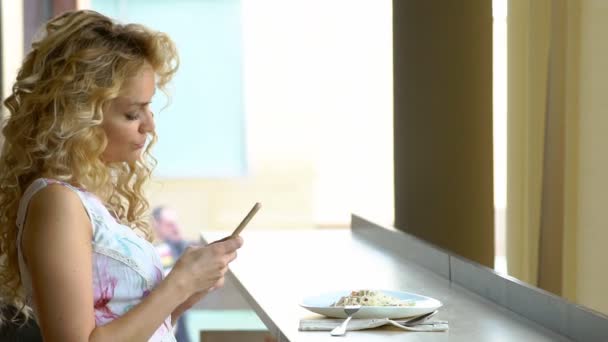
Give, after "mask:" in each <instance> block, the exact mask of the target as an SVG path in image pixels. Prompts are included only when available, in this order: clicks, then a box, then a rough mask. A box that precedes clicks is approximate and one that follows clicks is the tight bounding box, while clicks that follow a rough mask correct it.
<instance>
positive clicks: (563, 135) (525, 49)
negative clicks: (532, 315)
mask: <svg viewBox="0 0 608 342" xmlns="http://www.w3.org/2000/svg"><path fill="white" fill-rule="evenodd" d="M577 3H578V1H568V0H535V1H528V0H510V1H509V13H508V18H507V20H508V23H507V25H508V28H507V30H508V43H507V44H508V100H507V103H508V109H507V113H508V114H507V123H508V124H507V150H508V152H507V165H508V166H507V212H506V225H507V265H508V273H509V275H511V276H514V277H516V278H518V279H520V280H523V281H525V282H528V283H530V284H533V285H537V286H539V287H541V288H543V289H545V290H548V291H551V292H553V293H556V294H562V293H564V292H570V291H571V290H572V289H573V287H574V286H575V284H574V283H573V282H572V279H573V272H575V263H572V262H570V261H569V260H566V258H565V256H568V255H575V254H576V253H575V250H573V249H574V248H576V243H575V240H576V239H575V238H576V233H575V229H576V224H573V223H575V222H574V221H576V206H577V201H576V195H575V194H576V189H577V176H576V170H577V169H576V167H577V161H576V160H577V153H578V152H577V147H576V146H577V141H578V130H577V129H576V127H577V125H576V122H577V120H578V116H577V115H578V114H577V110H576V109H577V106H576V101H577V98H578V82H577V79H578V69H577V65H578V62H577V56H578V45H577V41H578V38H579V34H578V10H577V9H578V6H577ZM566 123H569V124H568V125H566Z"/></svg>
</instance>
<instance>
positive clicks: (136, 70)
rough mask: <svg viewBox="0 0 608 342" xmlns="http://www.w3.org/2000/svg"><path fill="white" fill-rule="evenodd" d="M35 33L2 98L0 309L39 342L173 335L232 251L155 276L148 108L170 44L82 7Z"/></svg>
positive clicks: (222, 247)
mask: <svg viewBox="0 0 608 342" xmlns="http://www.w3.org/2000/svg"><path fill="white" fill-rule="evenodd" d="M45 28H46V30H45V31H46V34H45V36H44V37H43V38H42V39H40V40H39V41H37V42H36V43H34V44H33V45H32V51H31V52H30V53H29V54H28V55H27V57H26V58H25V60H24V63H23V65H22V67H21V69H20V71H19V74H18V76H17V80H16V82H15V84H14V86H13V91H12V94H11V95H10V96H9V97H8V98H7V100H6V101H5V102H4V104H5V105H6V107H7V108H8V109H9V111H10V116H9V117H8V119H7V121H6V122H5V126H4V128H3V134H4V143H3V146H2V154H1V156H0V253H1V256H0V262H2V265H1V267H0V296H1V298H0V299H1V301H0V303H2V305H3V306H12V307H15V308H17V310H18V311H19V313H20V314H22V316H26V317H33V318H34V319H36V321H37V322H38V324H39V326H40V329H41V333H42V336H43V338H44V340H45V341H61V342H70V341H147V340H148V341H174V340H175V338H174V337H173V335H172V333H171V331H172V324H173V323H174V322H175V321H176V320H177V318H178V317H179V316H180V315H181V314H182V313H183V312H184V311H185V310H187V309H188V308H189V307H191V306H192V305H193V304H194V303H196V302H197V301H198V300H200V299H201V298H202V297H203V296H204V295H205V294H206V293H208V292H209V291H211V290H213V289H214V288H217V287H218V286H221V285H222V284H223V279H224V273H225V272H226V270H227V267H228V264H229V263H230V262H231V261H232V260H234V258H235V257H236V250H237V249H238V248H240V246H241V245H242V240H241V239H240V238H236V239H225V240H223V241H219V242H217V243H214V244H211V245H209V246H207V247H194V248H189V249H188V250H186V252H185V253H184V255H183V256H182V257H181V258H180V259H179V260H178V262H177V263H176V265H175V267H174V269H173V271H172V272H171V273H170V274H169V275H168V276H167V277H166V278H164V277H163V272H162V265H161V263H160V259H159V257H158V255H156V252H155V249H154V246H153V245H152V244H150V240H151V230H150V228H149V227H148V223H147V222H148V217H147V216H146V210H147V208H148V203H147V201H146V199H145V198H144V196H143V186H144V183H145V182H146V180H147V179H148V178H149V176H150V172H151V169H152V167H153V165H154V163H153V159H152V157H151V156H150V155H149V150H150V147H151V145H152V144H153V143H154V141H155V138H156V136H155V133H154V129H155V126H154V117H153V113H152V112H151V111H150V108H149V105H150V101H151V99H152V96H153V94H154V92H155V89H156V88H157V87H158V88H160V89H161V90H162V89H164V86H165V85H166V84H167V82H169V80H170V79H171V77H172V76H173V74H174V73H175V71H176V69H177V64H178V62H177V54H176V51H175V47H174V44H173V43H172V41H171V40H170V39H169V37H167V36H166V35H165V34H163V33H160V32H155V31H152V30H149V29H147V28H145V27H143V26H141V25H135V24H130V25H120V24H117V23H115V22H113V21H112V20H110V19H109V18H107V17H105V16H103V15H101V14H99V13H96V12H93V11H74V12H68V13H65V14H63V15H61V16H59V17H57V18H55V19H52V20H51V21H49V22H48V23H47V24H46V27H45ZM12 318H14V317H2V320H3V321H4V322H6V321H7V320H10V319H12Z"/></svg>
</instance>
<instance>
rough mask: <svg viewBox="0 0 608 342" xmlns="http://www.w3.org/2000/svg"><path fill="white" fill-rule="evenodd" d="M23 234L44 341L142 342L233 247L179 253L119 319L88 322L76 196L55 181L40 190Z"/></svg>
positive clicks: (86, 241) (83, 226)
mask: <svg viewBox="0 0 608 342" xmlns="http://www.w3.org/2000/svg"><path fill="white" fill-rule="evenodd" d="M23 234H24V235H23V241H22V246H23V251H24V255H25V257H26V263H27V266H28V270H29V272H30V275H31V278H32V286H33V291H34V293H33V296H34V302H35V304H36V314H37V317H38V323H39V325H40V328H41V332H42V336H43V337H44V340H45V341H46V342H54V341H62V342H63V341H65V342H71V341H78V342H81V341H112V340H113V341H147V340H148V339H149V338H150V336H152V334H153V333H154V332H155V331H156V329H158V327H160V326H161V325H162V323H163V321H164V320H165V319H166V317H168V316H169V315H171V313H172V312H173V311H174V310H175V309H176V307H177V306H178V305H179V304H180V303H183V302H184V301H186V299H188V298H189V297H190V296H191V295H192V294H193V293H195V292H197V291H201V290H204V289H208V288H209V287H211V286H212V285H213V284H214V283H215V282H217V281H218V280H219V279H221V278H222V277H223V275H224V272H225V269H227V264H228V263H229V262H230V261H231V260H233V259H234V257H236V252H235V250H236V249H237V248H238V247H240V241H231V243H230V244H224V245H223V246H221V247H220V248H214V249H201V248H198V249H191V250H189V251H187V252H186V253H185V254H184V256H185V258H184V257H182V258H181V259H184V260H183V261H181V259H180V262H178V265H176V267H175V268H174V270H175V269H177V272H171V273H172V276H169V277H167V278H166V279H165V280H163V281H162V282H161V283H160V284H159V285H158V286H157V287H156V288H155V289H154V290H153V291H152V292H151V293H150V295H148V296H147V297H146V298H144V299H143V300H142V301H141V302H140V303H139V304H138V305H136V306H135V307H134V308H132V309H131V310H130V311H129V312H127V313H126V314H125V315H124V316H121V317H119V318H117V319H115V320H113V321H112V322H110V323H108V324H106V325H104V326H99V327H96V326H95V316H94V307H93V305H94V303H93V280H92V279H93V277H92V253H93V252H92V245H91V241H92V229H91V223H90V220H89V218H88V216H87V214H86V211H85V210H84V208H83V205H82V202H81V201H80V198H79V197H78V195H77V194H75V193H74V192H72V191H71V190H69V189H67V188H65V187H63V186H61V185H50V186H48V187H46V188H44V189H42V190H41V191H40V192H39V193H37V194H36V195H35V196H34V198H33V199H32V202H31V203H30V207H29V210H28V216H27V220H26V224H25V227H24V233H23ZM203 260H204V261H203ZM178 266H179V267H178Z"/></svg>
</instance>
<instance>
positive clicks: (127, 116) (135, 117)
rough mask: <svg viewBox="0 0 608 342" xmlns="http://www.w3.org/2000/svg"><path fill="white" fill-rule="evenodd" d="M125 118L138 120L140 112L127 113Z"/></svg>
mask: <svg viewBox="0 0 608 342" xmlns="http://www.w3.org/2000/svg"><path fill="white" fill-rule="evenodd" d="M125 118H127V120H129V121H133V120H137V119H138V118H139V114H137V113H126V114H125Z"/></svg>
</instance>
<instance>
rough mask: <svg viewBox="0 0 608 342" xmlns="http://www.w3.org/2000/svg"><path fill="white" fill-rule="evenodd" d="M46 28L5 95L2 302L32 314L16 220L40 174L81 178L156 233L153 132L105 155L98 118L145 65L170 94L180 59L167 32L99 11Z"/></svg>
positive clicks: (134, 223)
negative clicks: (130, 156) (121, 153)
mask: <svg viewBox="0 0 608 342" xmlns="http://www.w3.org/2000/svg"><path fill="white" fill-rule="evenodd" d="M44 28H45V35H44V37H43V38H42V39H40V40H38V41H37V42H35V43H33V44H32V50H31V52H30V53H29V54H28V55H27V56H26V58H25V60H24V62H23V65H22V67H21V69H20V70H19V73H18V75H17V80H16V82H15V84H14V85H13V88H12V93H11V94H10V96H9V97H8V98H7V99H6V100H5V101H4V105H5V106H6V107H7V108H8V110H9V111H10V116H8V118H6V119H5V120H4V127H3V129H2V132H3V135H4V142H3V146H2V152H1V155H0V308H2V307H4V306H13V307H15V308H18V313H20V314H23V315H25V317H26V318H28V317H29V313H30V310H29V308H28V307H27V305H26V304H27V303H26V302H25V293H24V290H23V286H22V281H21V277H20V274H19V266H18V257H17V243H18V241H17V226H16V218H17V210H18V208H19V201H20V199H21V196H22V195H23V193H24V191H25V189H26V187H27V186H28V185H29V184H30V183H31V182H32V181H33V180H35V179H36V178H39V177H47V178H53V179H57V180H61V181H64V182H67V183H70V184H73V185H75V186H78V187H80V188H82V189H84V190H86V191H89V192H92V193H94V194H96V195H97V196H98V197H99V198H100V199H101V200H102V201H103V202H104V203H105V204H106V206H107V207H108V209H109V210H110V211H112V212H113V213H114V214H115V215H116V216H117V219H118V220H119V221H121V223H124V224H126V225H129V226H131V227H132V228H133V229H135V230H138V231H140V233H142V234H143V235H144V236H145V237H146V238H147V239H148V240H151V239H152V231H151V229H150V228H149V226H148V224H149V223H148V218H147V215H146V212H147V210H148V202H147V200H146V199H145V197H144V191H143V186H144V184H145V182H146V181H147V180H148V179H149V177H150V174H151V172H152V169H153V168H154V166H155V164H156V161H155V159H154V158H153V157H152V156H151V155H150V148H151V147H152V145H153V143H154V142H155V141H156V134H154V133H152V134H151V135H152V139H151V143H150V144H149V145H148V147H147V148H146V150H145V151H144V153H143V154H142V157H141V158H140V160H138V161H136V162H121V163H111V164H109V163H105V162H104V161H103V160H102V157H101V156H102V153H103V152H104V150H105V148H106V145H107V138H106V135H105V133H104V130H103V129H102V128H101V126H100V125H101V122H102V120H103V113H104V109H105V108H107V106H108V105H109V103H110V102H111V101H112V100H114V99H115V98H117V97H118V96H119V95H120V94H121V90H122V87H123V85H124V84H125V83H126V81H127V80H128V79H129V78H130V77H133V76H135V75H136V74H137V73H138V72H139V71H140V70H141V69H142V68H143V67H144V66H147V65H150V66H151V67H152V68H153V70H154V72H155V74H156V76H157V77H156V83H157V86H158V88H160V89H161V90H162V91H164V92H165V93H166V90H165V86H166V85H167V83H168V82H169V81H170V80H171V78H172V77H173V75H174V73H175V72H176V70H177V66H178V64H179V63H178V56H177V52H176V49H175V45H174V43H173V42H172V41H171V39H170V38H169V37H168V36H167V35H166V34H164V33H161V32H156V31H152V30H149V29H147V28H146V27H144V26H142V25H138V24H127V25H122V24H119V23H116V22H114V21H113V20H111V19H110V18H108V17H106V16H104V15H102V14H100V13H97V12H94V11H90V10H80V11H72V12H67V13H64V14H63V15H60V16H58V17H56V18H54V19H51V20H50V21H49V22H48V23H46V25H45V27H44ZM0 315H1V314H0ZM1 318H2V317H1V316H0V322H1V321H3V320H2V319H1ZM13 319H14V317H13Z"/></svg>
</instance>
